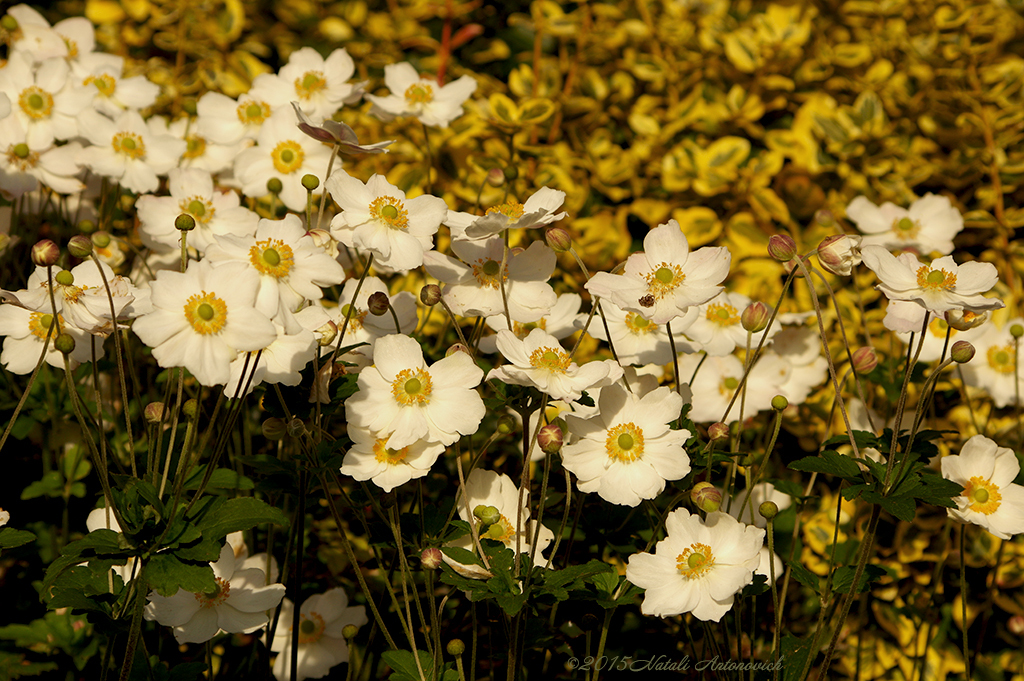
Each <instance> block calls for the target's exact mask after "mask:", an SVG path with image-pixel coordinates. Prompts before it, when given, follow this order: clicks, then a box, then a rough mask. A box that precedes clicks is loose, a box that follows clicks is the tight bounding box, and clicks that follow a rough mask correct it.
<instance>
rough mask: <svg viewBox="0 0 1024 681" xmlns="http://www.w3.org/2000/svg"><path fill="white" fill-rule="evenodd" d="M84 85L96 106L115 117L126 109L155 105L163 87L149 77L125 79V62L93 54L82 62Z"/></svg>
mask: <svg viewBox="0 0 1024 681" xmlns="http://www.w3.org/2000/svg"><path fill="white" fill-rule="evenodd" d="M79 70H80V71H84V72H85V73H84V74H83V73H80V75H79V77H80V78H81V82H82V85H83V86H85V87H86V88H88V89H89V90H90V91H91V92H92V95H93V98H92V106H93V107H95V108H96V110H97V111H99V112H100V113H103V114H106V115H107V116H110V117H111V118H114V117H116V116H117V115H118V114H120V113H121V112H122V111H124V110H125V109H134V110H136V111H138V110H139V109H145V108H146V107H148V106H152V105H153V103H154V102H155V101H156V98H157V95H159V94H160V86H159V85H157V84H156V83H153V82H151V81H150V80H149V79H147V78H146V77H145V76H131V77H128V78H125V77H124V59H123V58H122V57H117V56H114V55H107V54H93V55H88V56H85V57H83V58H82V59H81V60H80V61H79Z"/></svg>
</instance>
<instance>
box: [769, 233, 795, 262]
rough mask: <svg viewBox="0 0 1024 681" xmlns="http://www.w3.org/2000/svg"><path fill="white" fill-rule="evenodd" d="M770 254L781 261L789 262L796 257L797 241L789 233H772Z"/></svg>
mask: <svg viewBox="0 0 1024 681" xmlns="http://www.w3.org/2000/svg"><path fill="white" fill-rule="evenodd" d="M768 255H770V256H771V257H773V258H775V259H776V260H778V261H779V262H789V261H790V260H792V259H793V258H795V257H796V242H795V241H793V237H791V236H789V235H788V234H772V235H771V237H769V239H768Z"/></svg>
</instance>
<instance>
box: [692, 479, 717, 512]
mask: <svg viewBox="0 0 1024 681" xmlns="http://www.w3.org/2000/svg"><path fill="white" fill-rule="evenodd" d="M690 501H692V502H693V505H694V506H696V507H697V508H699V509H700V510H702V511H704V512H705V513H714V512H715V511H717V510H718V509H719V508H721V506H722V493H721V492H719V491H718V488H716V487H715V486H714V485H712V484H711V483H710V482H698V483H697V484H696V485H694V486H693V489H691V490H690Z"/></svg>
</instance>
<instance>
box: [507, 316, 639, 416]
mask: <svg viewBox="0 0 1024 681" xmlns="http://www.w3.org/2000/svg"><path fill="white" fill-rule="evenodd" d="M497 343H498V350H499V351H500V352H501V354H502V355H504V356H505V359H507V360H508V361H509V364H503V365H502V366H500V367H497V368H495V369H491V371H490V373H489V374H487V379H488V380H490V379H492V378H496V379H498V380H499V381H503V382H505V383H511V384H512V385H532V386H533V387H535V388H537V389H538V390H540V391H541V392H543V393H547V394H548V395H550V396H551V397H552V398H553V399H556V400H566V401H568V402H571V401H575V400H578V399H579V398H580V396H581V395H582V393H583V391H584V390H587V389H588V388H591V387H594V386H597V385H599V384H603V385H607V383H606V382H607V381H614V380H617V379H618V378H619V377H620V376H621V375H622V368H621V367H619V365H618V364H616V363H615V362H614V361H612V360H606V361H603V362H600V361H596V360H595V361H590V362H587V363H586V364H584V365H583V366H580V365H578V364H576V363H575V362H573V361H572V360H571V359H570V358H569V353H568V352H566V351H565V350H564V349H563V348H562V346H561V344H559V342H558V339H557V338H555V337H554V336H552V335H550V334H549V333H547V332H545V331H544V330H542V329H534V330H533V331H531V332H530V334H529V335H528V336H527V337H526V338H524V339H522V340H520V339H519V338H517V337H516V335H515V334H514V333H512V332H511V331H507V330H506V331H499V332H498V341H497Z"/></svg>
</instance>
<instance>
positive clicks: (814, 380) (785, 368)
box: [748, 326, 828, 405]
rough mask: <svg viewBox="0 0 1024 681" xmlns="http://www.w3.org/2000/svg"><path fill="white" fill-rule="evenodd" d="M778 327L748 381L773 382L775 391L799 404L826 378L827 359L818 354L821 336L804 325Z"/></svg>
mask: <svg viewBox="0 0 1024 681" xmlns="http://www.w3.org/2000/svg"><path fill="white" fill-rule="evenodd" d="M780 329H781V330H780V331H779V333H778V334H777V335H776V336H775V339H774V340H773V341H772V344H771V346H770V347H769V348H768V349H767V350H766V351H765V352H764V353H763V354H762V355H761V359H760V360H758V362H757V364H755V365H754V368H753V370H752V371H751V374H750V379H748V380H751V381H752V383H751V385H752V386H761V385H764V384H766V383H767V384H774V385H775V390H776V394H778V395H782V396H783V397H785V398H786V399H787V400H789V402H790V403H791V404H794V405H796V404H803V402H804V400H806V399H807V396H808V395H810V394H811V390H812V389H814V388H815V387H817V386H819V385H821V384H822V383H823V382H824V381H825V379H826V378H827V377H828V361H827V360H826V359H825V358H824V357H822V356H821V336H819V335H818V332H817V330H816V329H812V328H810V327H807V326H790V327H786V328H781V327H780Z"/></svg>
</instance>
